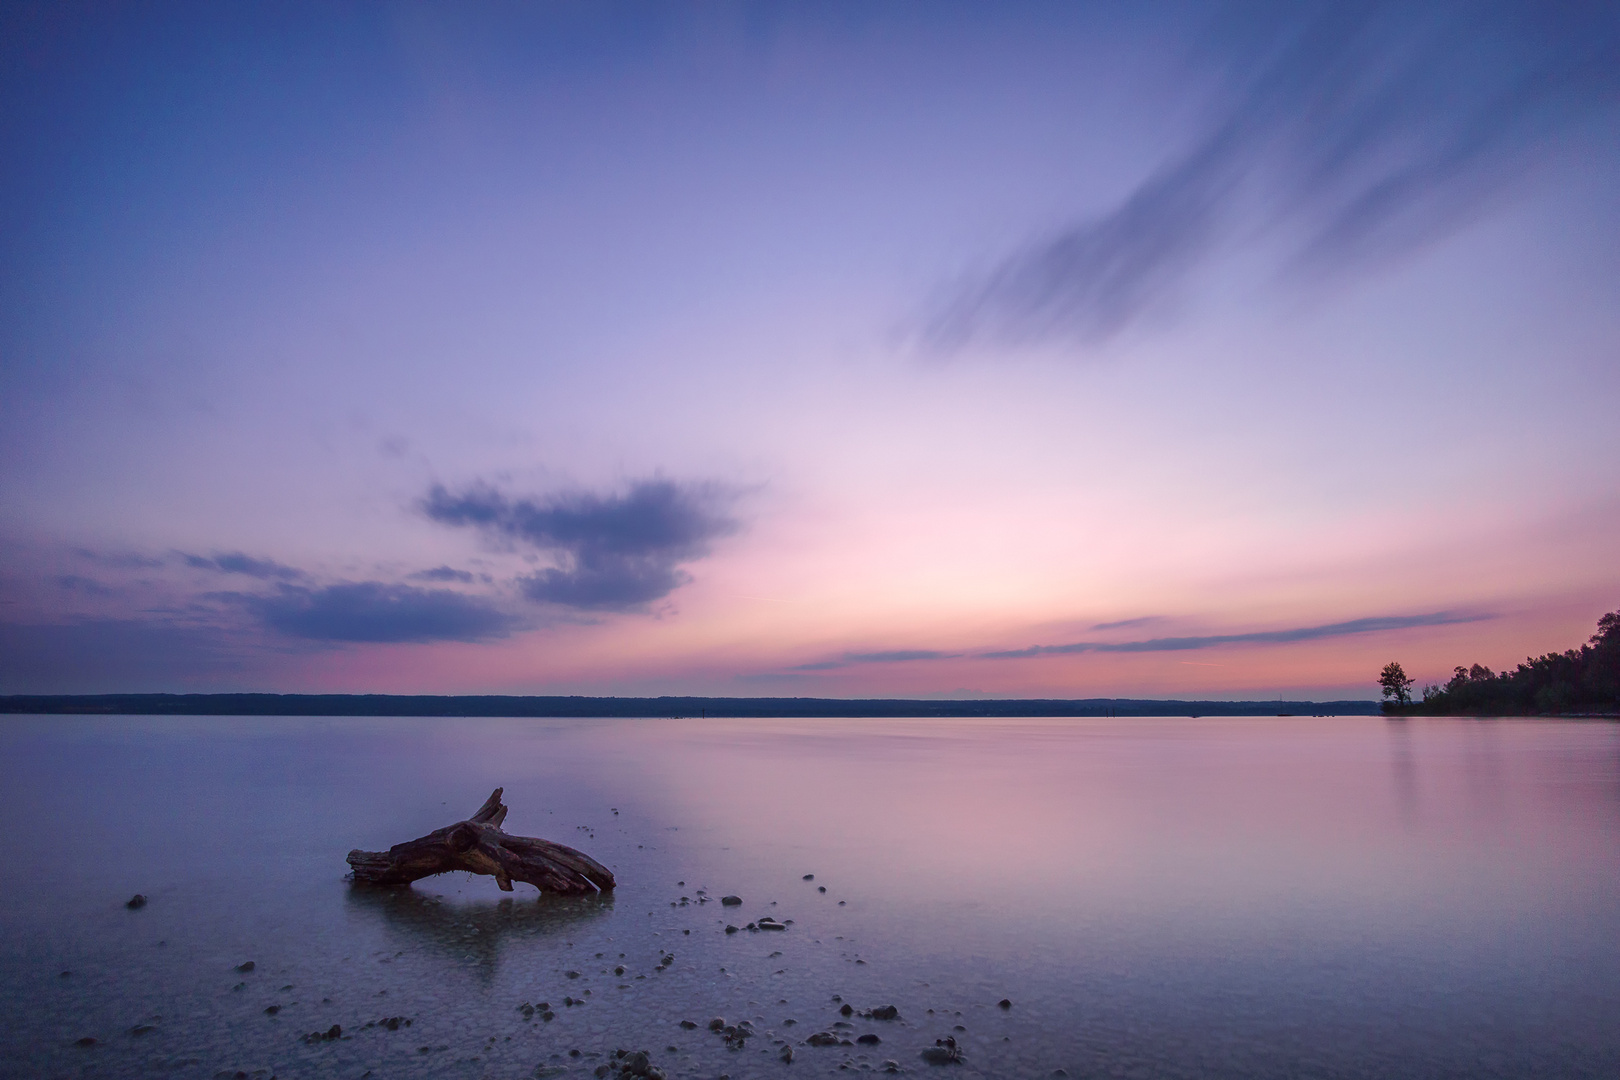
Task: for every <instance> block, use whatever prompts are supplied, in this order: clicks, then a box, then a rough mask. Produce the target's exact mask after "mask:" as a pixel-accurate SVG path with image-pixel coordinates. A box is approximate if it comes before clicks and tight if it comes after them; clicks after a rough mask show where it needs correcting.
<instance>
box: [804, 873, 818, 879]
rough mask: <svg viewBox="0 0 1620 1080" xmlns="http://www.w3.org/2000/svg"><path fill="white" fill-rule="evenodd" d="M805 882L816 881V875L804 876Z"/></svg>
mask: <svg viewBox="0 0 1620 1080" xmlns="http://www.w3.org/2000/svg"><path fill="white" fill-rule="evenodd" d="M804 880H806V881H814V880H816V875H814V874H806V875H804Z"/></svg>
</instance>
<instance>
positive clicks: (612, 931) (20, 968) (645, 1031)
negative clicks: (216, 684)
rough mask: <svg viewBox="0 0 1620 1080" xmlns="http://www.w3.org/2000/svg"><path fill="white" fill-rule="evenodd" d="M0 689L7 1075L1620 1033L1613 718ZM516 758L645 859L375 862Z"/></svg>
mask: <svg viewBox="0 0 1620 1080" xmlns="http://www.w3.org/2000/svg"><path fill="white" fill-rule="evenodd" d="M0 733H3V734H0V750H3V751H4V752H3V754H0V780H3V784H0V821H3V824H4V827H5V832H6V835H7V836H8V837H9V838H10V848H11V850H10V853H9V854H8V858H7V867H6V873H5V888H4V890H3V895H0V919H3V930H4V934H3V941H0V987H3V989H0V995H3V998H4V1003H5V1010H4V1012H5V1015H6V1017H7V1020H6V1023H5V1025H4V1027H3V1030H0V1060H3V1064H0V1069H3V1070H4V1071H5V1072H7V1073H8V1074H12V1075H19V1076H62V1077H78V1076H108V1077H112V1076H150V1075H164V1076H168V1075H172V1076H176V1077H182V1078H188V1077H216V1076H220V1075H224V1076H230V1077H235V1076H237V1075H238V1074H241V1075H242V1076H244V1077H258V1078H260V1080H263V1078H267V1077H270V1076H277V1077H300V1076H311V1077H313V1076H323V1077H324V1076H334V1077H336V1076H342V1077H354V1078H357V1080H358V1078H361V1077H363V1076H365V1075H366V1074H367V1073H368V1072H369V1073H370V1075H371V1076H373V1077H409V1076H423V1077H426V1076H435V1077H438V1076H449V1077H468V1078H484V1077H511V1078H514V1080H515V1078H518V1077H526V1076H535V1075H541V1076H577V1077H581V1078H583V1077H587V1076H592V1075H594V1074H595V1073H596V1072H597V1071H598V1070H599V1069H600V1068H601V1067H603V1066H607V1067H608V1068H609V1070H610V1071H612V1072H613V1073H614V1074H615V1075H617V1073H618V1072H619V1071H621V1068H622V1066H623V1065H624V1064H625V1063H626V1062H627V1061H628V1060H631V1059H628V1058H623V1057H619V1056H618V1051H621V1050H623V1051H631V1052H636V1051H639V1052H644V1053H645V1054H646V1055H647V1061H648V1063H649V1066H650V1067H651V1068H656V1069H658V1070H660V1071H662V1072H663V1073H665V1074H666V1075H668V1076H671V1077H677V1076H679V1077H688V1076H691V1077H719V1076H722V1075H727V1076H731V1077H734V1078H741V1077H752V1076H760V1077H777V1076H784V1077H791V1076H794V1075H803V1074H814V1075H830V1074H841V1073H849V1072H879V1073H882V1072H884V1071H885V1070H900V1071H903V1072H905V1073H909V1074H919V1073H921V1074H928V1075H933V1074H942V1075H956V1076H962V1077H967V1076H985V1077H1003V1076H1030V1077H1039V1076H1051V1075H1054V1074H1057V1073H1059V1072H1060V1071H1061V1073H1062V1074H1063V1075H1066V1076H1154V1077H1175V1076H1187V1077H1192V1076H1199V1077H1222V1076H1231V1077H1239V1076H1242V1077H1272V1076H1275V1077H1284V1076H1300V1075H1319V1076H1346V1077H1350V1076H1381V1077H1390V1076H1414V1077H1415V1076H1424V1077H1436V1076H1492V1075H1495V1076H1522V1075H1530V1074H1534V1075H1538V1076H1570V1077H1576V1076H1601V1075H1614V1074H1615V1073H1617V1072H1620V859H1617V858H1616V854H1615V853H1616V852H1617V851H1620V725H1615V724H1612V723H1602V722H1588V723H1579V722H1565V721H1545V720H1537V721H1522V720H1520V721H1489V720H1486V721H1481V720H1451V719H1444V718H1437V719H1423V720H1384V719H1379V718H1369V717H1338V718H1316V719H1312V718H1272V717H1253V718H1231V717H1221V718H1204V719H1125V720H1018V719H996V720H983V721H979V720H896V719H884V720H754V721H749V720H708V721H703V720H643V721H636V720H589V721H567V720H510V721H508V720H490V719H477V720H466V719H422V718H413V719H386V718H383V719H375V718H333V719H318V718H317V719H310V718H278V717H272V718H232V717H217V718H215V717H209V718H194V717H171V718H155V717H93V718H92V717H63V716H50V717H10V718H7V719H6V720H5V721H4V723H3V724H0ZM496 786H503V787H504V788H505V801H506V804H507V805H508V806H509V807H510V808H511V813H510V816H509V817H508V818H507V820H506V823H505V826H504V827H505V828H506V829H507V830H508V831H509V832H513V833H518V834H522V835H531V836H540V837H545V838H547V839H551V840H555V841H560V842H562V843H566V844H571V845H573V846H575V847H577V848H580V849H581V850H583V851H585V852H587V853H588V854H590V855H591V856H593V857H594V858H596V859H597V860H599V861H600V862H602V863H604V864H605V865H607V866H608V867H610V868H611V869H612V870H613V872H614V874H615V875H616V876H617V879H618V882H619V886H618V888H617V889H615V890H614V891H613V892H612V893H610V894H603V895H601V896H591V897H583V898H563V897H541V896H538V894H536V893H535V891H534V890H533V889H531V888H528V887H527V886H524V885H521V884H520V885H518V886H517V891H516V892H515V893H513V894H505V893H501V892H500V891H499V890H498V889H497V888H496V886H495V883H494V882H493V881H492V880H491V879H488V878H475V877H470V876H466V875H449V876H444V877H440V878H434V879H428V880H425V881H422V882H419V883H417V885H416V886H415V887H413V888H411V889H409V890H400V891H387V890H373V889H362V888H356V887H353V886H351V885H350V884H348V883H347V882H346V881H345V879H344V873H345V870H346V866H345V864H344V855H345V854H346V853H347V852H348V850H349V849H351V848H355V847H359V848H366V849H382V848H386V847H387V846H388V845H389V844H392V843H395V842H398V841H401V840H405V839H409V838H411V837H415V836H420V835H422V834H424V833H426V832H428V831H430V830H432V829H435V828H438V827H440V826H443V825H446V824H449V823H450V822H452V821H455V820H458V819H460V818H462V817H465V816H467V815H468V814H470V813H471V812H472V811H473V810H474V809H476V808H477V807H478V805H479V804H480V803H481V802H482V801H483V800H484V799H485V797H487V796H488V794H489V793H490V791H491V790H492V789H493V788H494V787H496ZM135 893H140V894H142V895H144V896H146V897H147V902H146V903H145V905H144V906H141V907H139V908H136V909H130V908H128V907H126V901H127V900H129V898H130V897H131V896H132V895H133V894H135ZM726 895H735V896H737V897H738V898H740V899H741V901H742V903H741V904H740V905H737V906H724V905H722V904H721V902H720V898H721V897H722V896H726ZM762 919H770V920H772V921H775V922H778V923H780V924H781V925H782V926H783V927H785V928H784V929H780V930H761V929H758V927H759V926H760V925H761V920H762ZM750 924H752V925H753V926H754V927H755V929H749V925H750ZM728 927H735V928H736V929H735V931H734V932H729V933H728V932H727V931H728ZM249 965H251V966H249ZM891 1010H892V1012H891ZM716 1019H719V1020H722V1021H723V1025H722V1027H721V1029H720V1030H712V1029H711V1023H712V1021H714V1020H716ZM727 1029H729V1030H727ZM874 1037H875V1040H876V1041H874ZM863 1039H864V1040H865V1041H862V1040H863ZM944 1039H952V1040H954V1041H955V1045H956V1047H957V1050H958V1053H957V1055H956V1058H957V1060H953V1061H952V1062H951V1063H949V1064H937V1065H936V1064H931V1063H930V1061H929V1059H928V1058H927V1057H925V1054H928V1053H929V1052H930V1051H932V1052H933V1054H932V1056H933V1057H934V1058H935V1059H936V1060H939V1059H940V1058H941V1057H942V1055H941V1054H939V1052H938V1042H939V1040H944ZM85 1040H93V1041H90V1042H86V1041H85ZM634 1061H635V1062H637V1063H639V1061H640V1059H639V1058H638V1059H634Z"/></svg>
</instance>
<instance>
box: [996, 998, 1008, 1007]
mask: <svg viewBox="0 0 1620 1080" xmlns="http://www.w3.org/2000/svg"><path fill="white" fill-rule="evenodd" d="M996 1006H997V1007H998V1008H1002V1009H1010V1008H1012V999H1010V998H1002V999H1001V1000H1000V1001H998V1002H996Z"/></svg>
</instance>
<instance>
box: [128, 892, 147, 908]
mask: <svg viewBox="0 0 1620 1080" xmlns="http://www.w3.org/2000/svg"><path fill="white" fill-rule="evenodd" d="M124 906H125V907H127V908H129V910H131V911H139V910H140V909H141V908H143V907H145V906H146V897H145V896H143V895H142V894H141V893H136V894H135V895H134V896H132V897H130V898H129V899H128V900H126V901H124Z"/></svg>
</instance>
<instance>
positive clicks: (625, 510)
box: [422, 479, 737, 611]
mask: <svg viewBox="0 0 1620 1080" xmlns="http://www.w3.org/2000/svg"><path fill="white" fill-rule="evenodd" d="M733 498H734V495H733V493H731V492H729V491H727V490H725V489H723V488H721V487H719V486H718V485H713V484H678V483H676V482H674V481H671V480H664V479H652V480H641V481H637V482H636V483H634V484H632V485H631V486H630V489H629V491H627V492H626V493H624V494H622V495H599V494H595V493H592V492H576V493H569V494H561V495H552V496H547V497H545V498H517V499H510V498H508V497H507V496H505V495H503V494H501V493H500V492H498V491H496V490H495V489H493V488H490V487H485V486H478V487H474V488H471V489H469V490H467V491H464V492H461V493H452V492H450V491H449V490H447V489H446V488H444V487H443V486H441V485H435V486H434V487H433V488H432V490H431V491H429V492H428V496H427V498H426V499H424V500H423V502H422V509H423V511H424V512H425V513H426V514H427V515H428V517H430V518H432V519H433V520H434V521H438V522H441V523H443V524H446V525H457V526H467V527H471V528H475V529H478V530H480V531H481V532H483V533H485V534H486V535H488V536H492V537H498V538H500V539H503V540H506V541H511V542H517V543H520V544H523V545H526V546H528V547H532V548H535V549H536V550H539V551H544V552H546V553H548V554H550V555H552V556H553V557H554V558H555V559H556V560H557V561H558V564H559V565H557V566H555V567H552V568H549V569H545V570H541V571H539V572H538V573H535V574H532V575H529V576H527V577H525V578H522V579H521V585H522V588H523V592H524V595H526V596H527V597H529V599H531V600H536V601H540V602H543V603H551V604H560V605H562V606H565V607H572V608H580V609H583V610H601V611H633V610H638V609H642V608H645V607H646V605H648V604H649V603H651V602H652V601H654V600H659V599H662V598H663V597H665V596H667V595H669V594H670V593H671V592H673V591H674V590H675V589H677V588H679V587H680V586H681V585H683V584H685V583H686V582H687V581H689V580H691V579H690V576H689V575H688V574H687V573H686V572H685V571H683V570H682V569H681V568H680V567H681V564H683V563H687V562H691V561H693V560H695V559H699V558H702V557H703V556H704V555H707V554H708V552H709V547H710V544H711V543H712V542H713V541H714V540H716V539H718V538H720V537H722V536H727V535H729V534H731V533H732V532H735V531H736V529H737V522H736V520H735V519H734V518H733V517H731V516H730V514H729V513H728V512H727V511H728V507H729V504H730V503H731V501H732V499H733Z"/></svg>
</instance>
